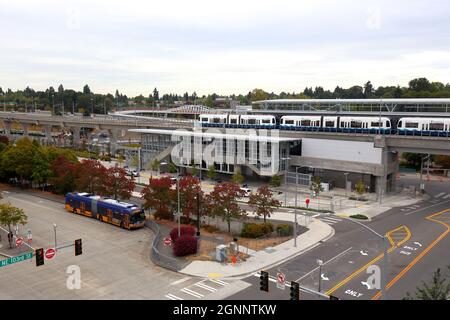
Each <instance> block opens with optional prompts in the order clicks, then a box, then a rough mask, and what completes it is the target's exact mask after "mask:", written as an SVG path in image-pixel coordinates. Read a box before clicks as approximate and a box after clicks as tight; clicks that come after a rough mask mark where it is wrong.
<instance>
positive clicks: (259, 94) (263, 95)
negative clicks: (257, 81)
mask: <svg viewBox="0 0 450 320" xmlns="http://www.w3.org/2000/svg"><path fill="white" fill-rule="evenodd" d="M268 98H269V94H268V93H267V92H265V91H264V90H262V89H253V91H252V92H251V99H252V101H261V100H267V99H268Z"/></svg>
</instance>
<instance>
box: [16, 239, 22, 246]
mask: <svg viewBox="0 0 450 320" xmlns="http://www.w3.org/2000/svg"><path fill="white" fill-rule="evenodd" d="M22 244H23V238H20V237H19V238H17V239H16V246H17V247H20V246H21V245H22Z"/></svg>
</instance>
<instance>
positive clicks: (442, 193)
mask: <svg viewBox="0 0 450 320" xmlns="http://www.w3.org/2000/svg"><path fill="white" fill-rule="evenodd" d="M444 194H445V192H441V193H439V194H438V195H435V196H434V197H435V198H439V197H441V196H443V195H444Z"/></svg>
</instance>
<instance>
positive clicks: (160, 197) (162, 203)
mask: <svg viewBox="0 0 450 320" xmlns="http://www.w3.org/2000/svg"><path fill="white" fill-rule="evenodd" d="M171 186H172V181H171V180H170V178H169V177H163V178H159V179H156V178H150V179H149V183H148V185H146V186H145V187H144V189H143V190H142V195H143V199H144V205H143V207H144V208H145V209H154V210H156V216H160V217H168V216H169V214H170V213H171V212H172V209H173V202H174V195H175V191H174V190H173V189H171Z"/></svg>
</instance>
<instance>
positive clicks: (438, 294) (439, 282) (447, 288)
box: [405, 269, 450, 300]
mask: <svg viewBox="0 0 450 320" xmlns="http://www.w3.org/2000/svg"><path fill="white" fill-rule="evenodd" d="M449 294H450V283H447V279H446V278H445V276H442V274H441V269H437V270H436V271H435V272H434V273H433V279H432V281H431V284H430V285H428V284H426V283H425V282H423V281H422V287H418V288H417V291H416V297H417V299H419V300H448V299H449ZM405 299H406V300H412V297H411V296H410V294H409V292H408V293H407V297H406V298H405Z"/></svg>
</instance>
